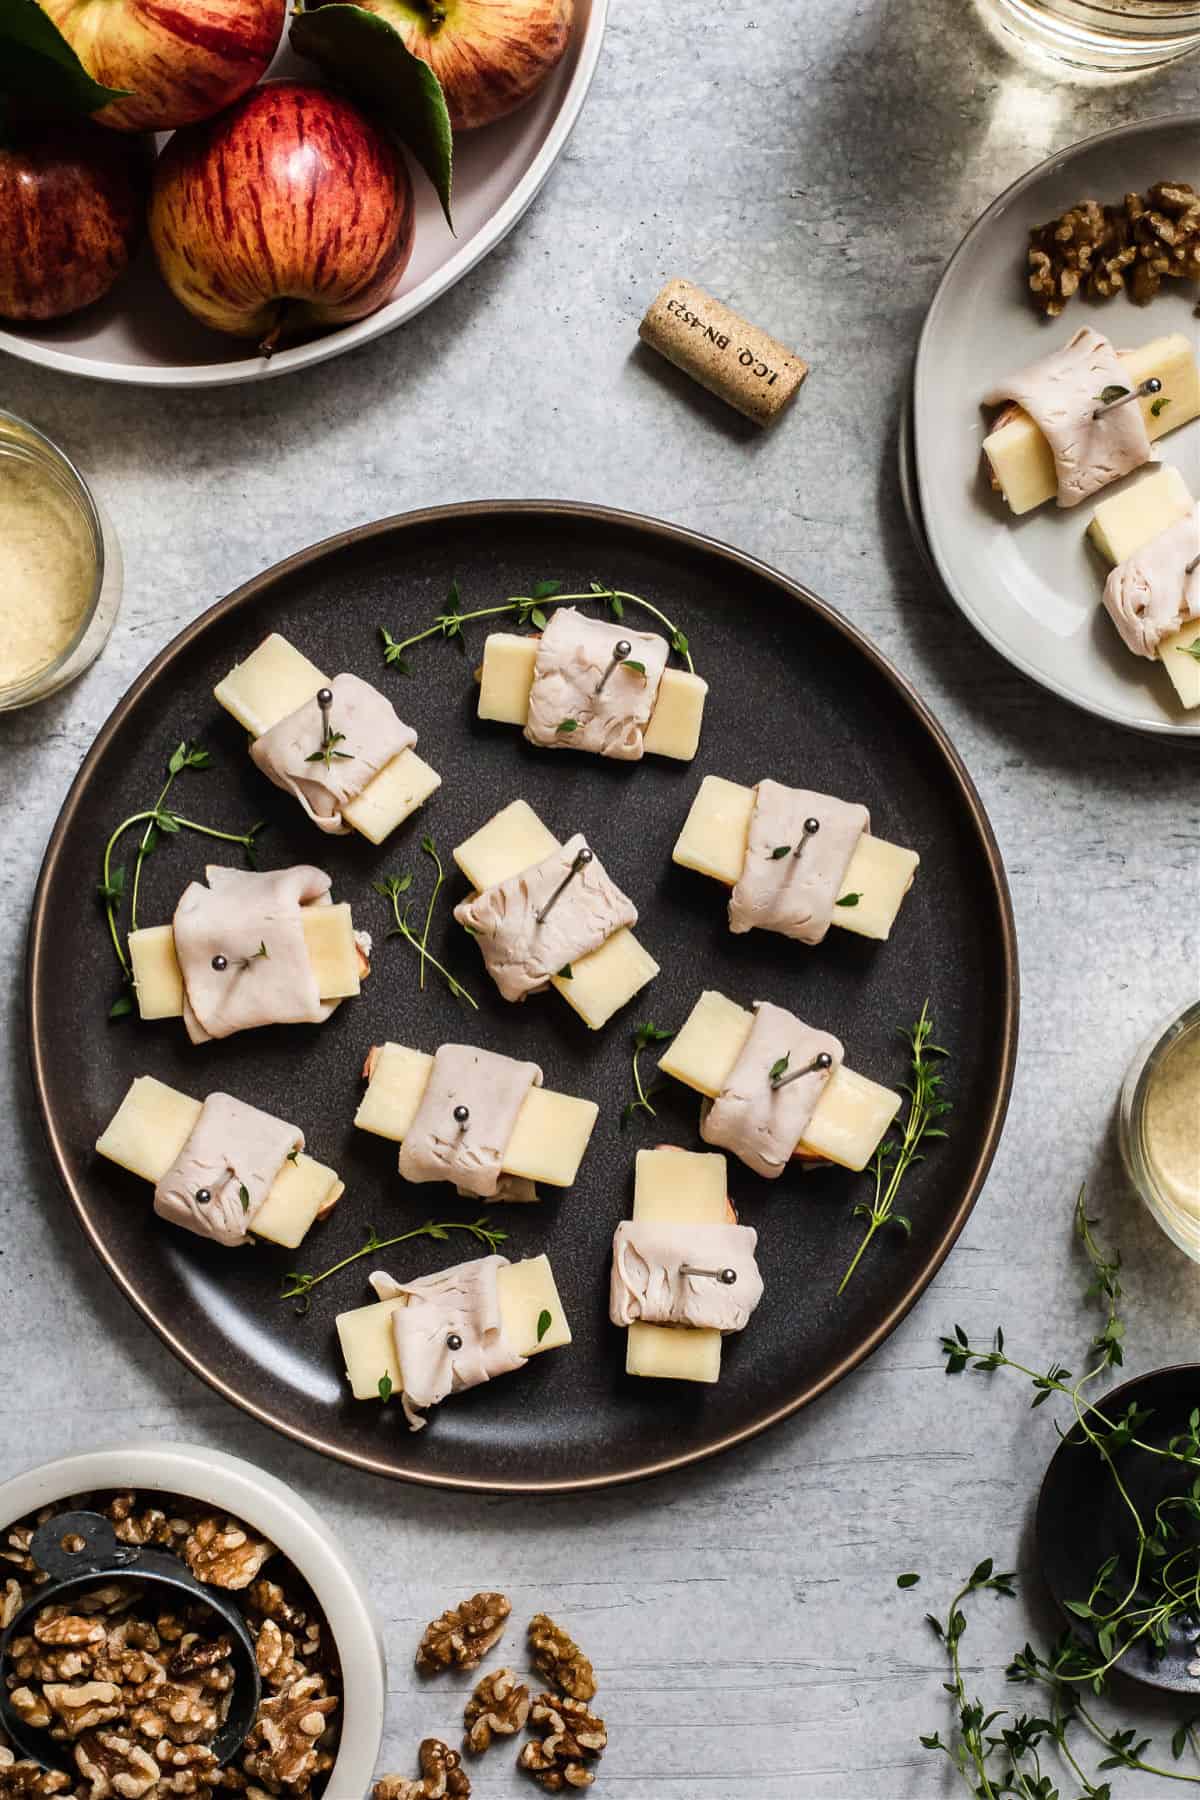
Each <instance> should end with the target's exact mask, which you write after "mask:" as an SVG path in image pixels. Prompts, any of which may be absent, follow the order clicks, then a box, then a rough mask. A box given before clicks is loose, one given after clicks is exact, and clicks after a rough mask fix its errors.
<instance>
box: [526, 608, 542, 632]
mask: <svg viewBox="0 0 1200 1800" xmlns="http://www.w3.org/2000/svg"><path fill="white" fill-rule="evenodd" d="M529 618H530V621H531V623H532V624H534V625H536V626H537V628H538V630H539V631H545V629H546V615H545V613H544V612H543V611H542V609H541V607H540V606H535V607H533V608H532V609H531V611H530V614H529Z"/></svg>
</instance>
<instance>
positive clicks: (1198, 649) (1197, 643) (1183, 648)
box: [1175, 637, 1200, 662]
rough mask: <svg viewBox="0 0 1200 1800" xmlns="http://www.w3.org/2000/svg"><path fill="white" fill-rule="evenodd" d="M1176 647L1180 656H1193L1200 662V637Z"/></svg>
mask: <svg viewBox="0 0 1200 1800" xmlns="http://www.w3.org/2000/svg"><path fill="white" fill-rule="evenodd" d="M1175 648H1176V649H1177V650H1178V652H1179V654H1180V656H1192V657H1195V659H1196V661H1197V662H1200V637H1198V638H1194V639H1193V641H1192V642H1191V643H1190V644H1176V646H1175Z"/></svg>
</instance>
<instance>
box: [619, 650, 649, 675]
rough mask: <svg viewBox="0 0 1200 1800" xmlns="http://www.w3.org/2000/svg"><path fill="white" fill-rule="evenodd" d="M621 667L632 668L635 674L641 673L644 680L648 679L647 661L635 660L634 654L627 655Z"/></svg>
mask: <svg viewBox="0 0 1200 1800" xmlns="http://www.w3.org/2000/svg"><path fill="white" fill-rule="evenodd" d="M621 667H622V668H623V669H631V670H632V671H633V673H634V674H635V675H640V676H641V677H642V680H643V681H644V680H645V679H646V665H645V663H641V662H635V661H634V660H633V658H632V656H627V657H625V659H624V661H623V662H622V664H621Z"/></svg>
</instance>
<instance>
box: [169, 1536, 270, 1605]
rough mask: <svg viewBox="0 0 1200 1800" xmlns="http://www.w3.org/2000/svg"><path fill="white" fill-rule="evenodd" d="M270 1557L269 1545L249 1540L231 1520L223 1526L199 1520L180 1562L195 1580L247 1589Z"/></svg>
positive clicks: (256, 1539)
mask: <svg viewBox="0 0 1200 1800" xmlns="http://www.w3.org/2000/svg"><path fill="white" fill-rule="evenodd" d="M274 1554H275V1546H274V1545H273V1544H268V1543H267V1542H266V1541H265V1539H261V1538H252V1537H251V1536H250V1534H249V1532H248V1531H244V1530H243V1529H242V1527H241V1526H240V1525H235V1524H234V1522H233V1520H232V1519H226V1521H225V1523H224V1524H223V1525H221V1524H218V1522H217V1520H216V1519H201V1521H200V1523H199V1524H198V1525H197V1526H196V1528H195V1530H194V1531H193V1532H191V1534H190V1535H189V1536H188V1537H187V1538H186V1539H185V1541H184V1546H183V1560H184V1561H185V1562H186V1563H187V1566H188V1568H189V1569H190V1570H191V1571H192V1574H193V1575H194V1576H195V1577H196V1579H197V1581H207V1582H210V1583H211V1584H212V1586H213V1587H221V1588H235V1589H236V1588H246V1587H249V1586H250V1583H251V1582H252V1581H253V1580H254V1579H255V1577H256V1576H257V1574H258V1572H259V1570H260V1569H261V1568H262V1566H263V1564H264V1563H265V1562H266V1561H268V1559H269V1558H270V1557H272V1556H274Z"/></svg>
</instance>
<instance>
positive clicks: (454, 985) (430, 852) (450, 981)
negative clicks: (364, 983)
mask: <svg viewBox="0 0 1200 1800" xmlns="http://www.w3.org/2000/svg"><path fill="white" fill-rule="evenodd" d="M421 848H422V850H424V852H425V854H426V856H429V857H432V859H433V863H434V867H435V868H436V870H437V876H436V879H435V881H434V887H433V893H432V894H431V895H430V897H429V904H428V906H427V907H426V909H425V924H424V927H423V929H422V932H421V935H420V937H418V936H417V934H416V932H415V931H414V930H413V929H412V927H411V925H410V924H409V922H408V915H409V913H410V912H411V911H412V902H411V901H409V902H406V904H405V907H404V911H403V912H401V910H400V897H401V895H402V894H406V893H407V892H408V890H409V888H410V887H411V886H412V879H413V878H412V872H411V871H410V870H407V869H406V870H405V872H404V873H403V874H402V875H388V876H386V877H385V878H384V880H382V881H373V882H372V883H371V886H372V887H373V888H374V890H375V892H376V893H377V894H382V895H383V898H384V899H385V900H386V901H388V903H389V904H390V906H391V909H392V917H393V918H394V919H395V921H396V923H395V924H394V925H393V926H392V927H391V928H390V929H389V931H388V936H389V937H402V938H403V939H404V941H405V942H406V943H408V944H411V945H412V947H413V949H414V950H415V951H416V953H417V957H418V961H419V966H420V971H421V973H420V983H419V985H420V986H421V987H424V985H425V965H426V963H428V964H429V966H430V968H433V969H436V970H437V972H438V974H439V975H440V976H442V978H443V979H444V981H445V982H446V985H447V986H448V987H449V989H450V992H451V993H452V994H453V995H454V997H455V999H456V1000H466V1001H467V1002H468V1004H469V1005H471V1006H473V1007H474V1009H475V1011H476V1012H478V1011H479V1002H478V1001H477V1000H476V999H475V997H474V996H473V995H472V994H469V993H468V992H467V990H466V988H465V987H464V986H463V984H462V982H461V981H459V980H458V978H457V976H454V975H452V974H451V973H450V971H449V969H448V968H447V967H446V965H445V964H444V963H441V962H439V961H438V959H437V957H436V956H435V955H434V954H433V951H432V950H431V949H430V948H429V927H430V925H431V923H432V920H433V906H434V901H435V900H436V899H437V897H438V894H439V892H440V891H441V887H442V883H443V881H444V880H445V876H444V874H443V872H442V863H441V858H440V857H439V856H438V853H437V851H436V850H435V848H434V845H433V839H432V838H430V837H425V838H422V839H421Z"/></svg>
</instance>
